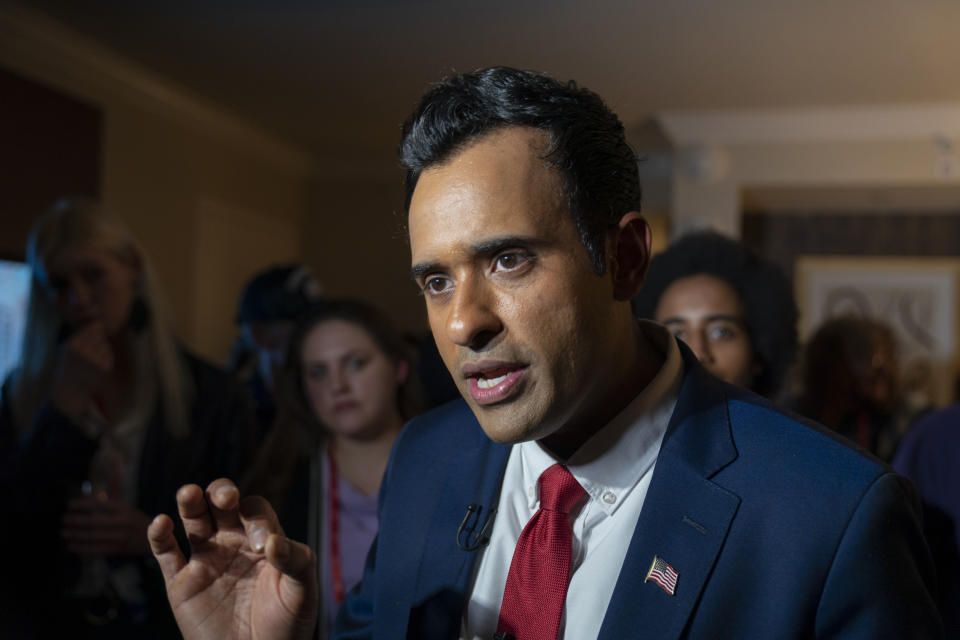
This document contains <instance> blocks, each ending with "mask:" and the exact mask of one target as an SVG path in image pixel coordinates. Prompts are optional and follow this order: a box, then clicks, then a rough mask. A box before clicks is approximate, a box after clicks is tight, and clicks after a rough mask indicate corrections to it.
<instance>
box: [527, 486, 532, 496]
mask: <svg viewBox="0 0 960 640" xmlns="http://www.w3.org/2000/svg"><path fill="white" fill-rule="evenodd" d="M527 495H528V496H530V497H531V498H532V497H533V485H530V486H529V487H527Z"/></svg>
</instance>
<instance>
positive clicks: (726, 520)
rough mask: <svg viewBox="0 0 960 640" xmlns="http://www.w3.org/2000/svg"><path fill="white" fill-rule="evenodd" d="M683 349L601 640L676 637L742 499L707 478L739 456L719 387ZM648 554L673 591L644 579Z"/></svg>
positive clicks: (691, 608)
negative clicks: (672, 581) (669, 576)
mask: <svg viewBox="0 0 960 640" xmlns="http://www.w3.org/2000/svg"><path fill="white" fill-rule="evenodd" d="M682 351H683V353H684V361H685V367H686V370H687V375H686V379H685V380H684V383H683V386H682V388H681V391H680V395H679V397H678V399H677V407H676V409H675V410H674V415H673V417H672V418H671V421H670V426H669V427H668V430H667V434H666V436H665V437H664V442H663V445H662V446H661V449H660V455H659V457H658V459H657V465H656V468H655V469H654V475H653V479H652V481H651V483H650V488H649V490H648V492H647V496H646V499H645V500H644V504H643V509H642V511H641V513H640V518H639V520H638V522H637V527H636V530H635V532H634V536H633V539H632V541H631V543H630V546H629V548H628V550H627V555H626V558H625V560H624V564H623V567H622V569H621V571H620V576H619V578H618V580H617V586H616V588H615V590H614V593H613V597H612V598H611V600H610V604H609V606H608V608H607V613H606V616H605V618H604V622H603V626H602V627H601V630H600V635H599V638H600V640H622V639H624V638H633V637H642V638H677V637H680V635H681V634H682V632H683V629H684V628H685V626H686V624H687V621H688V619H689V617H690V614H691V612H692V611H693V608H694V605H695V604H696V602H697V599H698V597H699V595H700V592H701V591H702V590H703V587H704V585H705V583H706V580H707V578H708V577H709V575H710V572H711V570H712V568H713V565H714V563H715V562H716V559H717V555H718V554H719V552H720V549H721V548H722V546H723V542H724V540H725V539H726V535H727V531H728V530H729V528H730V525H731V523H732V522H733V518H734V516H735V514H736V511H737V508H738V506H739V504H740V499H739V497H737V496H736V495H734V494H732V493H730V492H728V491H727V490H725V489H723V488H721V487H719V486H718V485H716V484H715V483H713V482H711V481H710V477H711V476H713V475H714V474H715V473H716V472H717V471H719V470H720V469H721V468H723V467H724V466H726V465H727V464H729V463H730V462H732V461H733V460H734V458H736V455H737V454H736V449H735V447H734V445H733V440H732V437H731V434H730V424H729V418H728V415H727V406H726V395H725V393H724V391H723V387H722V386H721V385H720V383H718V382H717V381H715V380H714V379H712V378H710V377H709V376H708V375H707V374H706V373H705V372H704V371H703V369H702V368H700V367H699V366H698V365H697V364H696V363H695V362H694V361H693V360H692V358H691V356H690V354H689V352H688V351H687V350H686V349H682ZM654 557H659V558H661V559H663V560H664V561H665V562H667V563H669V564H670V566H671V567H673V569H674V570H675V571H676V572H677V574H678V577H677V582H676V589H675V591H674V594H673V595H670V594H669V593H667V591H666V590H665V589H663V588H662V587H660V586H659V585H658V584H657V583H656V582H654V581H647V580H646V578H647V574H648V572H649V570H650V567H651V564H652V562H653V560H654ZM638 621H639V622H638Z"/></svg>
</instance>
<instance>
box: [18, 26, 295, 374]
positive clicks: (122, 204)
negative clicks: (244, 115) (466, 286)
mask: <svg viewBox="0 0 960 640" xmlns="http://www.w3.org/2000/svg"><path fill="white" fill-rule="evenodd" d="M0 65H3V66H5V67H7V68H9V69H11V70H13V71H15V72H17V73H20V74H22V75H25V76H27V77H30V78H32V79H34V80H36V81H38V82H41V83H43V84H47V85H49V86H51V87H53V88H56V89H58V90H60V91H63V92H65V93H68V94H71V95H73V96H75V97H77V98H78V99H80V100H83V101H86V102H89V103H91V104H93V105H95V106H97V107H98V108H99V109H101V110H102V112H103V115H104V141H103V158H102V163H103V167H102V176H103V185H102V194H103V200H104V203H105V204H106V205H107V207H108V208H110V209H112V210H114V211H115V212H116V213H117V214H118V215H120V216H121V217H122V218H124V219H125V220H126V221H127V223H128V224H129V225H130V226H131V227H132V229H133V231H134V233H135V234H136V235H137V237H138V238H139V239H140V241H141V243H142V244H143V246H144V248H145V250H146V252H147V253H148V255H149V257H150V258H151V259H152V261H153V262H154V265H155V267H156V270H157V272H158V274H159V277H160V280H161V284H162V285H163V286H164V288H165V290H166V294H167V298H168V299H169V302H170V306H171V308H172V311H173V314H174V321H175V326H176V327H177V329H178V331H179V333H180V335H181V336H182V337H183V338H184V340H185V341H186V342H187V343H188V344H189V345H190V346H192V347H193V348H195V349H196V350H197V351H198V352H200V353H201V354H203V355H205V356H207V357H208V358H210V359H212V360H215V361H218V362H222V361H223V360H224V358H225V356H226V354H227V349H228V347H229V344H230V341H231V339H232V336H233V325H232V319H233V311H234V301H235V298H236V294H237V292H238V289H239V286H240V284H242V282H243V280H244V279H245V278H246V277H248V276H249V275H250V274H251V273H252V272H254V271H256V270H257V269H259V268H262V267H264V266H266V265H268V264H271V263H273V262H278V261H289V260H292V259H299V258H301V257H302V256H303V249H304V244H305V241H304V239H303V225H304V218H305V215H306V212H307V207H308V185H309V181H310V177H311V175H312V171H313V167H312V162H311V161H310V159H309V157H308V156H307V155H306V154H304V153H302V152H301V151H300V150H298V149H295V148H291V147H290V146H288V145H286V144H284V143H283V142H280V141H277V140H274V139H272V138H271V137H270V136H268V135H266V134H264V133H262V132H260V131H259V130H257V129H256V128H255V127H253V126H250V125H249V124H247V123H245V122H242V121H240V120H238V119H237V118H235V117H234V116H233V115H232V114H230V113H228V112H225V111H223V110H221V109H219V108H218V107H215V106H213V105H210V104H207V103H204V102H203V101H201V100H199V99H197V98H195V97H194V96H192V95H190V94H189V92H186V91H185V90H183V89H181V88H179V87H177V86H174V85H171V84H169V83H168V82H167V81H166V80H165V79H163V78H158V77H156V76H152V75H151V74H150V73H149V72H147V71H146V70H144V69H142V68H138V67H137V66H136V65H134V64H132V63H131V62H130V61H128V60H125V59H122V58H119V57H117V56H115V55H114V54H112V53H111V52H109V51H106V50H103V49H101V48H99V47H98V46H97V45H96V44H95V43H92V42H90V41H87V40H84V39H83V38H80V37H79V36H77V35H76V34H74V33H72V32H68V31H66V30H64V29H62V28H61V27H59V26H58V25H56V24H55V23H51V22H49V21H46V20H43V19H40V18H38V17H37V16H34V15H32V14H28V13H27V14H25V13H23V12H16V11H13V10H9V11H8V10H0ZM231 212H236V216H237V220H236V224H232V223H231V219H230V218H231ZM258 236H260V237H262V239H263V241H262V242H260V243H257V242H256V241H255V240H256V238H257V237H258ZM252 238H253V240H252ZM219 259H224V261H223V262H218V260H219ZM212 264H216V265H217V267H218V268H217V269H211V268H210V265H212Z"/></svg>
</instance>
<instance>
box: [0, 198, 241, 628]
mask: <svg viewBox="0 0 960 640" xmlns="http://www.w3.org/2000/svg"><path fill="white" fill-rule="evenodd" d="M27 260H28V262H29V264H30V266H31V269H32V272H33V280H32V284H31V292H30V301H29V310H28V319H27V329H26V336H25V339H24V348H23V358H22V361H21V363H20V367H19V368H18V369H17V370H16V371H14V373H13V374H12V375H11V377H10V378H9V379H8V380H7V381H6V383H5V384H4V385H3V397H2V406H0V501H2V502H3V505H2V506H3V511H2V513H3V514H4V518H5V523H4V527H3V533H2V534H0V535H2V537H3V542H4V543H5V544H4V545H3V548H4V549H5V552H4V558H3V559H2V560H0V576H2V580H3V591H4V593H3V594H0V599H2V604H0V607H2V608H3V609H4V613H5V615H4V616H3V619H2V622H0V624H2V625H3V629H4V632H5V634H9V637H26V638H34V637H36V638H41V637H42V638H47V637H50V638H59V637H64V638H65V637H69V638H133V637H136V638H177V637H179V633H178V632H177V631H176V627H175V625H174V622H173V618H172V616H171V615H170V610H169V605H168V604H167V603H166V597H165V595H164V590H163V580H162V578H161V576H160V573H159V571H158V570H157V568H156V563H155V562H154V561H153V559H152V558H151V557H150V550H149V546H148V544H147V539H146V527H147V525H148V524H149V522H150V520H151V518H152V517H153V515H154V514H156V513H159V512H166V513H174V512H175V511H176V502H175V500H174V496H175V494H176V491H177V489H178V488H179V487H180V486H181V485H182V484H184V483H187V482H199V483H201V484H204V483H206V482H209V481H211V480H213V479H215V478H217V477H219V476H223V475H231V474H235V473H239V472H240V471H241V470H242V469H244V468H245V465H246V463H247V462H248V460H249V455H250V452H251V449H252V444H253V443H252V442H251V441H250V437H251V435H252V433H253V430H252V429H253V418H252V414H251V413H250V408H249V403H248V402H247V400H246V396H245V395H244V394H243V392H242V390H241V389H240V388H239V387H238V386H237V385H235V384H234V383H233V382H232V380H231V379H230V377H229V376H228V375H227V374H226V373H224V372H221V371H219V370H216V369H214V368H213V367H211V366H209V365H207V364H205V363H204V362H202V361H200V360H198V359H197V358H195V357H193V356H191V355H190V354H189V353H187V352H186V351H184V349H183V348H182V347H181V345H180V344H179V343H178V342H177V340H176V338H175V337H174V335H173V332H172V330H171V328H170V326H169V324H168V322H167V319H166V314H165V312H164V307H163V304H162V303H161V301H160V296H159V294H158V292H157V284H156V280H155V278H154V275H153V272H152V269H151V267H150V264H149V262H148V261H147V258H146V256H145V254H144V253H143V251H142V249H141V248H140V246H139V245H138V244H137V242H136V240H135V239H134V238H133V236H132V235H131V234H130V232H129V231H128V230H127V229H126V228H125V227H124V226H123V225H122V224H121V223H120V222H119V221H118V220H117V219H116V218H114V217H112V216H110V215H108V214H107V213H106V212H104V211H103V210H102V209H101V208H100V207H99V206H98V205H96V204H94V203H92V202H88V201H83V200H64V201H61V202H59V203H58V204H57V205H56V206H55V207H54V208H52V209H51V210H50V211H48V212H47V213H45V214H44V215H43V216H41V217H40V218H39V219H38V220H37V222H36V223H35V224H34V227H33V229H32V231H31V233H30V238H29V241H28V245H27ZM181 542H183V539H182V536H181ZM49 549H60V550H61V551H60V552H59V553H54V554H51V553H49V551H48V550H49ZM38 605H39V607H40V608H39V609H36V610H35V608H36V607H37V606H38ZM5 637H7V636H6V635H5Z"/></svg>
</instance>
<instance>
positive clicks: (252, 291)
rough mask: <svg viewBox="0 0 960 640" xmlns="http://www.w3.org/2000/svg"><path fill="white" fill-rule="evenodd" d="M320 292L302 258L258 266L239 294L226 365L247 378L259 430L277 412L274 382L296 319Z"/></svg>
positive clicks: (271, 421) (271, 419)
mask: <svg viewBox="0 0 960 640" xmlns="http://www.w3.org/2000/svg"><path fill="white" fill-rule="evenodd" d="M322 296H323V288H322V287H321V286H320V283H319V281H318V280H317V279H316V278H315V277H314V276H313V274H312V273H311V272H310V270H309V269H308V268H307V267H306V266H304V265H301V264H289V265H279V266H273V267H270V268H268V269H266V270H264V271H261V272H259V273H257V274H256V275H254V276H253V277H252V278H250V280H249V281H247V284H246V285H245V286H244V288H243V292H242V293H241V294H240V300H239V302H238V304H237V315H236V319H235V322H236V323H237V326H238V327H239V328H240V335H239V336H238V337H237V340H236V342H235V343H234V348H233V352H232V353H231V355H230V362H229V365H228V368H229V369H230V370H231V371H233V372H234V373H235V374H236V375H237V376H238V377H239V378H241V379H244V380H245V381H246V385H247V388H248V390H249V391H250V394H251V395H252V396H253V400H254V405H255V407H256V414H257V422H258V423H259V424H260V426H261V428H262V429H264V430H266V429H268V428H269V427H270V425H272V424H273V419H274V417H275V415H276V401H275V398H274V396H275V389H274V387H275V384H274V383H275V380H276V374H277V373H278V372H279V370H280V368H281V367H282V366H283V357H284V354H285V353H286V352H287V345H288V344H289V342H290V337H291V336H292V335H293V331H294V329H295V327H296V321H297V319H298V318H300V317H301V316H302V315H303V314H304V313H305V312H306V311H307V310H308V309H310V308H311V306H313V305H315V304H316V303H318V302H319V301H320V300H321V299H322Z"/></svg>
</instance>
